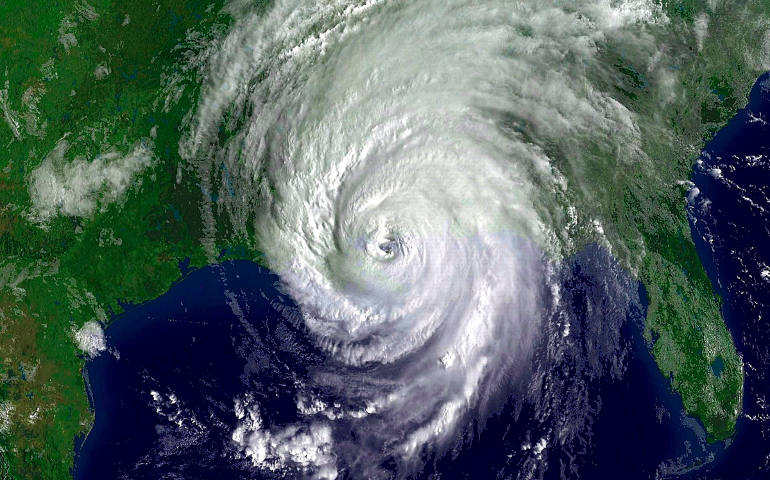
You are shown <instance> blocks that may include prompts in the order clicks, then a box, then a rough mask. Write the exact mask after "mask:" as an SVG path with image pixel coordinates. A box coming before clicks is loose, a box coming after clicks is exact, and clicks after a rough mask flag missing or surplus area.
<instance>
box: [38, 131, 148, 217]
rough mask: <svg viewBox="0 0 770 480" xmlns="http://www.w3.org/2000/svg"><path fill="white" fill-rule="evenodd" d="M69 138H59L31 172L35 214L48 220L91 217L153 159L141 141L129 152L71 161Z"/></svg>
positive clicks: (116, 196)
mask: <svg viewBox="0 0 770 480" xmlns="http://www.w3.org/2000/svg"><path fill="white" fill-rule="evenodd" d="M68 149H69V144H68V142H67V141H66V139H62V140H60V141H59V143H58V144H57V146H56V147H55V148H54V149H53V150H52V151H51V152H50V153H49V154H48V156H47V157H46V159H45V160H43V163H42V164H41V165H40V166H39V167H37V168H36V169H35V170H34V171H33V172H32V174H31V175H30V185H29V189H30V197H31V198H32V204H33V208H34V212H33V214H32V217H33V219H34V220H36V221H38V222H41V223H43V222H45V221H47V220H49V219H50V218H51V217H54V216H55V215H57V214H63V215H67V216H75V217H88V216H90V215H91V214H93V213H94V212H95V211H96V208H97V206H98V205H99V204H100V203H101V204H102V205H105V204H108V203H111V202H113V201H115V200H117V199H118V198H120V197H121V196H122V195H123V193H125V191H126V190H127V189H128V187H129V186H131V183H132V181H133V179H134V177H135V176H136V174H137V173H139V172H140V171H142V170H143V169H144V168H146V167H148V166H149V165H150V164H151V162H152V159H153V155H152V152H151V150H150V148H149V147H148V146H147V145H146V144H145V143H144V142H140V143H138V144H137V145H136V146H135V147H134V149H133V150H132V151H131V152H129V153H128V154H127V155H121V154H120V153H117V152H108V153H104V154H102V155H99V156H97V157H96V158H94V159H93V160H90V161H89V160H87V159H85V158H83V157H76V158H75V159H74V160H73V161H71V162H67V161H66V160H65V158H64V157H65V155H66V153H67V150H68Z"/></svg>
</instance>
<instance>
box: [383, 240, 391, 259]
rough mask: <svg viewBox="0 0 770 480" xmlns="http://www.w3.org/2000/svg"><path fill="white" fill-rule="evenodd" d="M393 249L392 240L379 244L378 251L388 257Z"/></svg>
mask: <svg viewBox="0 0 770 480" xmlns="http://www.w3.org/2000/svg"><path fill="white" fill-rule="evenodd" d="M393 249H394V245H393V241H392V240H389V241H387V242H384V243H381V244H380V250H382V251H383V252H384V253H385V254H386V255H388V256H390V255H392V254H393Z"/></svg>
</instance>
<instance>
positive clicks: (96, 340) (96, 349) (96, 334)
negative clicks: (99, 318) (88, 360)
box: [75, 320, 107, 358]
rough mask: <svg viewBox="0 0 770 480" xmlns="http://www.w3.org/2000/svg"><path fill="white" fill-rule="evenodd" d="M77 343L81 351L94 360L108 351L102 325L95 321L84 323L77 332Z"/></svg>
mask: <svg viewBox="0 0 770 480" xmlns="http://www.w3.org/2000/svg"><path fill="white" fill-rule="evenodd" d="M75 342H76V343H77V345H78V348H79V349H80V350H82V351H83V352H84V353H85V354H87V355H88V356H89V357H92V358H93V357H95V356H97V355H99V354H100V353H101V352H103V351H105V350H106V349H107V342H106V341H105V339H104V330H102V327H101V325H99V324H98V323H97V322H95V321H93V320H91V321H88V322H86V323H84V324H83V326H82V327H80V329H79V330H77V331H76V332H75Z"/></svg>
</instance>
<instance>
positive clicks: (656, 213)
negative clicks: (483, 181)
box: [0, 0, 770, 480]
mask: <svg viewBox="0 0 770 480" xmlns="http://www.w3.org/2000/svg"><path fill="white" fill-rule="evenodd" d="M707 4H708V2H705V1H682V2H676V1H670V2H664V4H663V7H664V8H665V10H666V12H667V14H668V16H669V17H670V19H671V22H672V26H671V31H672V32H674V33H673V34H672V35H673V36H674V37H677V36H678V37H680V38H678V41H677V42H675V45H677V47H676V48H679V49H680V50H681V51H677V52H675V53H676V54H677V55H676V58H678V59H679V60H680V61H679V62H678V63H677V64H675V65H671V66H670V68H671V69H672V71H675V73H676V77H675V78H676V82H677V85H678V86H679V87H680V88H681V91H682V92H684V95H681V96H679V97H677V98H674V99H672V100H670V101H666V102H663V101H662V100H661V97H662V96H663V95H664V93H662V90H663V86H661V85H656V84H655V82H654V81H653V80H650V79H647V78H645V75H644V73H643V72H645V69H646V66H645V65H641V64H640V65H634V63H633V59H630V58H625V56H624V55H623V51H622V49H620V48H618V49H613V48H612V47H610V46H608V47H607V49H606V51H604V52H603V53H602V54H603V55H604V56H605V57H606V61H607V62H610V64H612V65H615V67H616V74H617V76H616V78H614V79H613V82H614V87H615V89H616V92H617V96H616V99H617V100H618V101H620V102H621V103H623V104H624V105H626V106H627V107H628V108H629V109H631V110H632V111H634V112H637V113H638V114H639V117H640V118H641V119H642V120H641V121H640V129H641V130H642V138H643V139H644V144H643V146H642V148H643V150H644V152H645V153H646V154H647V156H648V157H649V158H651V159H653V161H654V165H649V166H647V165H640V166H637V168H636V169H635V168H627V169H618V168H617V166H616V165H615V163H614V162H612V161H606V162H604V163H602V162H596V163H595V164H593V165H594V167H593V168H595V171H593V172H590V173H591V174H592V176H593V177H592V178H594V179H595V180H596V184H597V185H599V184H600V185H602V186H603V188H594V189H592V190H591V191H592V192H593V194H592V195H593V196H591V197H588V196H586V197H585V198H583V199H582V200H581V202H582V203H583V204H584V205H586V208H588V209H589V210H592V211H593V212H595V214H596V217H597V218H600V219H602V220H603V225H604V229H605V232H606V234H607V238H608V239H609V240H610V242H611V243H612V246H613V253H614V254H615V255H616V256H618V258H620V260H621V261H622V262H623V263H624V265H626V266H627V267H628V268H629V269H630V270H631V271H632V272H634V273H635V274H636V275H637V277H638V278H639V279H640V280H641V281H642V282H643V284H644V285H645V287H646V289H647V292H648V296H649V312H648V318H647V328H646V332H647V335H648V339H649V341H650V344H651V349H652V353H653V355H654V358H655V360H656V362H657V364H658V366H659V367H660V370H661V373H662V374H663V375H665V376H666V377H668V378H670V380H671V386H672V388H673V389H674V390H675V391H676V392H678V393H679V394H680V395H681V397H682V400H683V404H684V408H685V410H686V411H687V413H688V414H690V415H692V416H694V417H695V418H697V419H698V420H699V421H700V422H701V423H702V424H703V425H704V427H705V429H706V431H707V432H708V435H709V439H710V440H711V441H718V440H724V439H726V438H728V437H730V436H731V435H732V434H733V433H734V429H735V421H736V419H737V416H738V415H739V413H740V408H741V397H742V385H743V370H742V363H741V359H740V357H739V355H738V352H737V351H736V349H735V347H734V345H733V342H732V340H731V338H730V334H729V332H728V331H727V329H726V327H725V325H724V322H723V321H722V318H721V314H720V307H721V301H720V299H719V297H718V296H717V295H716V294H715V292H714V289H713V286H712V285H711V282H710V281H709V279H708V277H707V276H706V273H705V271H704V268H703V266H702V265H701V263H700V261H699V259H698V256H697V252H696V250H695V247H694V244H693V241H692V238H691V235H690V228H689V225H688V222H687V216H686V212H685V196H686V188H687V187H686V186H685V185H683V184H682V181H683V180H686V179H688V178H689V177H690V172H691V169H692V165H693V163H694V161H695V159H696V158H697V155H698V152H699V150H700V148H701V147H702V146H703V144H704V142H705V141H707V140H708V139H709V138H710V137H711V136H712V135H713V134H714V133H715V132H716V131H717V130H718V129H719V128H720V127H721V126H722V125H724V123H725V122H726V121H727V120H728V119H729V118H730V117H731V116H732V115H733V114H734V113H735V112H736V111H737V110H738V109H739V108H741V107H742V106H743V105H744V104H745V103H746V95H747V93H748V91H749V89H750V87H751V85H752V84H753V82H754V81H755V79H756V77H757V76H758V75H759V73H761V72H760V70H759V67H757V66H752V65H750V64H748V63H747V61H746V55H747V51H749V50H750V49H751V48H755V47H756V43H757V42H756V38H761V36H762V35H764V34H765V30H766V28H767V27H765V26H763V25H765V24H767V19H768V14H769V12H770V3H768V2H767V1H747V2H737V1H735V2H730V1H723V2H719V3H718V6H717V7H716V11H713V12H711V11H710V10H708V9H709V8H710V7H708V6H707ZM221 6H222V5H221V1H219V0H215V1H213V0H212V1H208V2H207V1H192V2H191V1H189V0H156V1H154V2H112V1H109V0H99V1H96V0H92V1H90V2H89V3H85V2H82V1H79V0H78V1H74V0H57V1H45V2H43V1H40V0H28V1H24V2H22V1H16V0H12V1H8V2H3V3H0V145H1V146H2V150H1V151H0V480H11V479H13V480H21V479H65V478H70V477H71V469H72V466H73V456H74V448H75V444H76V439H77V438H79V437H81V436H82V435H84V434H85V433H86V432H87V431H88V429H89V427H90V425H91V423H92V421H93V412H91V411H90V409H89V405H88V399H87V394H86V386H85V384H84V380H83V377H82V374H81V371H82V368H83V365H84V362H85V360H86V356H85V354H84V353H83V352H82V351H81V350H80V349H79V348H78V346H77V343H76V341H75V332H76V331H78V330H79V329H80V328H81V327H82V326H83V325H84V324H85V323H86V322H89V321H94V320H95V321H98V322H101V323H102V324H105V325H106V324H108V323H109V322H110V321H111V319H112V318H113V317H114V316H115V315H119V314H120V313H122V312H125V311H126V310H128V309H130V308H132V306H134V305H137V304H139V303H142V302H145V301H148V300H151V299H153V298H156V297H158V296H159V295H161V294H163V293H164V292H165V291H167V290H168V288H169V287H170V286H171V285H172V284H173V283H174V282H178V281H179V280H181V278H182V272H181V271H180V268H179V263H180V262H181V261H183V260H185V259H189V261H190V268H196V267H201V266H204V265H206V264H208V263H211V262H212V261H221V260H223V259H229V258H249V259H256V258H257V257H258V248H257V247H258V246H257V245H255V244H254V241H253V240H252V239H251V238H241V237H239V236H238V235H236V234H232V233H231V232H229V231H228V229H227V228H226V227H223V228H219V229H217V235H218V237H217V239H216V240H217V241H216V245H215V246H214V251H215V252H220V251H221V252H222V254H221V255H217V257H216V258H212V257H211V254H210V251H208V250H210V248H208V247H206V246H204V245H203V244H202V243H201V240H200V239H201V238H203V237H204V230H205V229H206V226H205V225H204V221H203V220H202V219H201V214H200V210H199V205H200V202H201V198H202V196H207V195H213V194H212V193H210V192H207V191H205V188H202V187H201V184H200V182H199V181H198V180H196V179H195V174H194V173H191V172H188V171H186V170H184V169H185V168H186V167H185V166H184V164H183V162H182V160H181V158H180V156H179V153H178V144H179V139H180V135H181V134H182V130H183V128H184V125H186V122H188V121H189V118H188V117H187V116H188V114H189V112H190V111H191V110H193V108H194V106H195V104H196V101H197V96H198V89H199V83H200V79H199V78H198V77H197V72H195V71H190V72H185V71H181V72H180V71H179V68H178V67H179V65H182V64H183V62H182V61H181V60H183V59H184V57H185V56H189V55H194V54H195V53H196V52H200V51H203V50H205V48H206V45H207V42H209V41H210V40H211V39H212V38H213V37H216V35H217V34H218V33H219V32H221V31H223V29H225V28H226V27H227V25H228V23H229V21H230V19H229V18H228V16H227V15H226V14H224V13H221ZM707 10H708V11H709V12H710V24H709V36H708V37H707V38H706V39H705V42H704V44H703V47H702V50H700V51H697V45H696V44H695V39H694V38H693V37H692V35H689V34H688V33H687V32H689V31H690V29H691V28H692V24H693V22H694V21H695V19H696V16H697V14H698V13H700V12H704V11H707ZM762 18H764V19H765V23H764V24H763V23H762V22H759V21H753V20H755V19H762ZM736 25H738V26H740V27H738V28H736ZM172 75H182V76H183V78H182V79H181V80H180V81H179V82H175V83H174V85H177V87H178V89H177V90H175V91H165V90H164V89H163V86H164V85H165V84H166V83H165V80H166V79H167V78H168V76H172ZM664 131H665V134H661V132H664ZM62 139H64V141H65V142H66V144H67V145H66V151H65V152H64V154H63V157H62V158H64V160H67V161H74V160H75V159H76V158H78V157H82V158H84V159H88V160H89V161H90V160H91V159H94V158H97V157H99V156H100V155H110V154H114V155H115V156H116V158H117V157H120V158H127V157H128V156H130V154H131V152H133V151H135V150H136V149H137V148H138V147H137V146H138V145H146V146H147V149H148V151H149V152H150V154H149V155H150V157H151V158H150V161H149V163H148V166H147V167H146V168H143V169H141V170H139V171H137V172H136V174H135V175H134V176H133V177H132V178H131V179H130V182H129V184H127V185H124V186H120V185H123V184H120V183H117V184H115V185H118V186H115V185H112V186H110V184H106V186H101V187H100V186H98V185H97V187H95V188H94V190H93V192H91V193H92V197H94V198H95V201H94V202H93V203H92V204H91V205H88V204H86V205H81V204H82V203H83V202H82V201H81V202H80V203H78V202H72V201H70V200H62V201H60V202H59V204H56V203H54V204H53V209H54V210H53V212H52V213H51V215H50V216H49V217H47V218H45V219H41V218H36V217H35V216H34V214H33V213H32V212H33V211H35V209H34V208H33V207H34V202H35V199H34V198H33V196H32V194H31V193H30V192H31V188H30V182H31V179H30V178H31V177H30V176H31V174H32V172H33V171H34V170H35V169H36V168H38V167H40V165H42V164H44V162H47V161H50V162H51V163H52V165H53V167H52V168H53V169H54V171H56V169H61V168H65V167H64V166H63V165H64V164H65V163H66V162H63V161H62V160H59V163H57V160H56V158H54V157H55V156H52V153H51V152H55V151H56V148H57V145H58V146H60V147H62V145H63V144H62ZM671 139H673V141H671ZM62 148H63V147H62ZM110 158H112V157H110ZM645 169H646V170H645ZM183 171H184V173H185V174H184V175H183V174H182V172H183ZM101 173H104V172H101ZM116 189H118V190H120V195H119V196H118V198H115V195H114V192H115V190H116ZM76 200H77V199H76ZM80 200H82V199H80ZM86 203H87V202H86ZM75 208H83V209H85V210H83V211H86V212H87V214H79V213H78V212H77V211H73V210H72V209H75ZM717 359H719V360H720V361H721V362H722V364H723V365H724V368H723V370H722V372H721V374H720V375H715V374H714V373H713V371H712V369H711V365H712V364H713V363H714V362H715V361H717Z"/></svg>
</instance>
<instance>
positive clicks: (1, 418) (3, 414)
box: [0, 402, 15, 433]
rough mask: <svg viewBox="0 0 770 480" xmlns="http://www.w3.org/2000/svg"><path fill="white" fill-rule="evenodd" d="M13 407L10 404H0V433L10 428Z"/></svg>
mask: <svg viewBox="0 0 770 480" xmlns="http://www.w3.org/2000/svg"><path fill="white" fill-rule="evenodd" d="M14 409H15V407H14V406H13V404H12V403H11V402H2V403H0V433H5V432H7V431H8V429H9V428H10V427H11V414H12V413H13V411H14Z"/></svg>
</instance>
